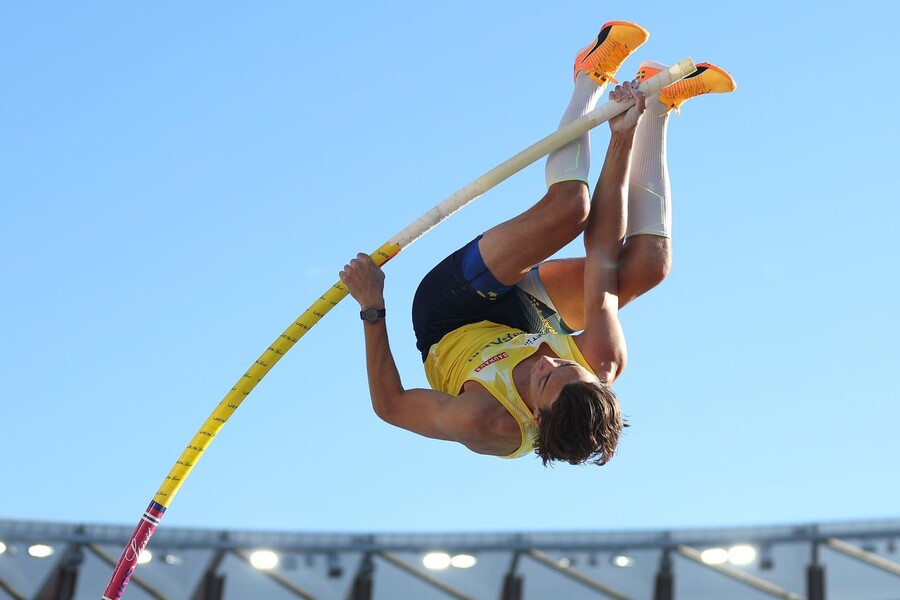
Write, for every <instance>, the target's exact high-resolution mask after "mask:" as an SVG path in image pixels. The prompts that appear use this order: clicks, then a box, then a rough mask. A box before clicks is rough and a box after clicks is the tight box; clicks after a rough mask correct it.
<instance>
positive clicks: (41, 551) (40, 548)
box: [28, 544, 55, 558]
mask: <svg viewBox="0 0 900 600" xmlns="http://www.w3.org/2000/svg"><path fill="white" fill-rule="evenodd" d="M54 552H55V550H54V549H53V546H48V545H47V544H32V545H31V546H29V547H28V554H29V555H30V556H33V557H35V558H47V557H48V556H53V553H54Z"/></svg>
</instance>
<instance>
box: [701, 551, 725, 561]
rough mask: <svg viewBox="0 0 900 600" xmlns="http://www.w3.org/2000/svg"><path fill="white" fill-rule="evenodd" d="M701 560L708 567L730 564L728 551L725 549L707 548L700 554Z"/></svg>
mask: <svg viewBox="0 0 900 600" xmlns="http://www.w3.org/2000/svg"><path fill="white" fill-rule="evenodd" d="M700 560H702V561H703V562H704V563H705V564H707V565H721V564H724V563H726V562H728V550H726V549H725V548H707V549H706V550H704V551H703V552H701V553H700Z"/></svg>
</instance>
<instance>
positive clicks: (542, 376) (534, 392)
mask: <svg viewBox="0 0 900 600" xmlns="http://www.w3.org/2000/svg"><path fill="white" fill-rule="evenodd" d="M574 381H587V382H596V381H599V379H597V376H596V375H594V374H593V373H591V372H590V371H588V370H587V369H585V368H584V367H582V366H581V365H579V364H578V363H577V362H575V361H574V360H565V359H562V358H557V357H555V356H541V357H539V358H538V359H537V360H536V361H535V363H534V366H532V367H531V378H530V386H529V395H530V396H531V399H532V402H533V405H534V407H535V410H534V412H535V417H537V415H538V412H539V411H540V409H542V408H544V409H549V408H550V407H551V406H553V403H554V402H556V399H557V398H559V394H560V392H562V389H563V387H565V386H566V385H567V384H569V383H572V382H574Z"/></svg>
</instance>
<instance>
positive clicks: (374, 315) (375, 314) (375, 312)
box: [359, 306, 385, 323]
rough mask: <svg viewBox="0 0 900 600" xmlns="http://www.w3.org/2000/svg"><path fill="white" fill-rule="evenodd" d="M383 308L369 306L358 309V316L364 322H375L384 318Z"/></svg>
mask: <svg viewBox="0 0 900 600" xmlns="http://www.w3.org/2000/svg"><path fill="white" fill-rule="evenodd" d="M384 315H385V310H384V309H383V308H375V307H374V306H370V307H369V308H364V309H362V310H361V311H359V318H360V319H362V320H363V321H365V322H366V323H377V322H378V321H380V320H381V319H383V318H384Z"/></svg>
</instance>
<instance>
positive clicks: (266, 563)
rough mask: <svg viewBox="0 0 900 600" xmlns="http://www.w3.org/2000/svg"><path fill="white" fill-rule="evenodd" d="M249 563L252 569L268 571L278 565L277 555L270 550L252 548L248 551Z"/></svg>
mask: <svg viewBox="0 0 900 600" xmlns="http://www.w3.org/2000/svg"><path fill="white" fill-rule="evenodd" d="M250 564H251V565H252V566H253V568H254V569H259V570H260V571H270V570H272V569H274V568H275V567H277V566H278V555H277V554H275V553H274V552H272V551H271V550H254V551H253V552H251V553H250Z"/></svg>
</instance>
